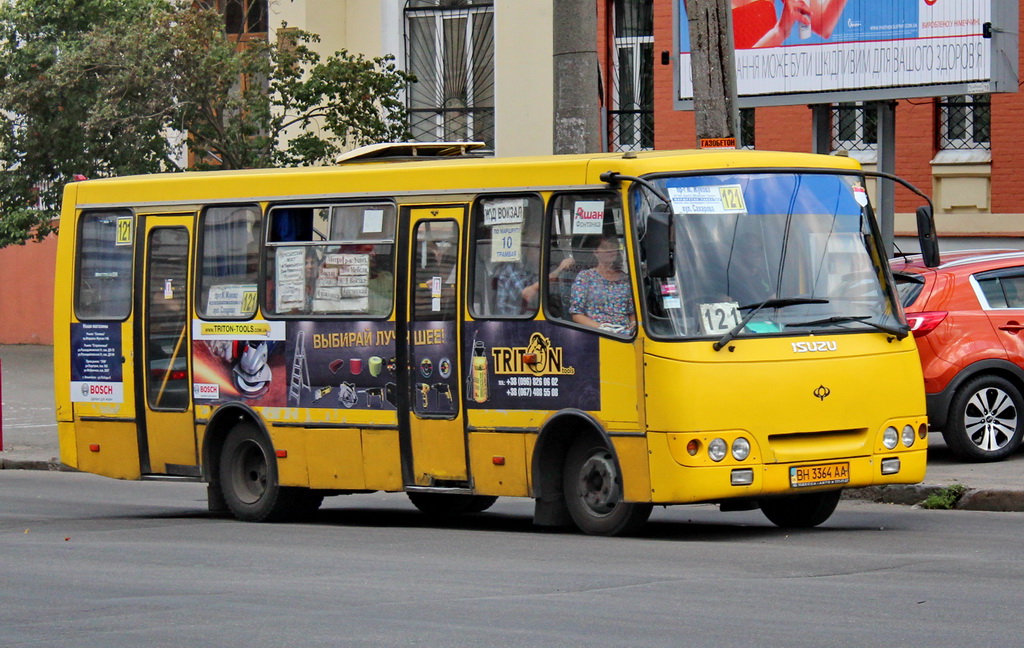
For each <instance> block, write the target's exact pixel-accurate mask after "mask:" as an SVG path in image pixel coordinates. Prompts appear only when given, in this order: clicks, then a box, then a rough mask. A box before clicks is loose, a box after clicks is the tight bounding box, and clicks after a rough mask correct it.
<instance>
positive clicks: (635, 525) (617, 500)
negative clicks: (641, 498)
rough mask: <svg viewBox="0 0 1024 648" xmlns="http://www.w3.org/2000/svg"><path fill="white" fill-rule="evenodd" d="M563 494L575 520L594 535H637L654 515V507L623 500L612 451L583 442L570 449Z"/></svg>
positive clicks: (563, 480) (620, 480)
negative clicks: (652, 511)
mask: <svg viewBox="0 0 1024 648" xmlns="http://www.w3.org/2000/svg"><path fill="white" fill-rule="evenodd" d="M562 491H563V493H564V494H565V504H566V507H567V508H568V509H569V515H570V516H571V517H572V521H573V522H574V523H575V524H576V526H577V527H579V529H580V531H583V532H584V533H587V534H590V535H604V536H614V535H627V534H632V533H636V532H637V531H639V530H640V528H641V527H643V525H644V524H645V523H646V522H647V518H649V517H650V516H651V509H652V506H651V505H650V504H637V503H630V502H623V501H622V477H621V475H620V474H619V468H618V464H617V463H616V462H615V456H614V455H613V454H612V451H611V450H610V449H609V448H607V447H605V446H604V445H603V444H600V443H594V442H592V441H589V440H587V439H580V440H579V441H577V442H576V443H574V444H573V445H572V447H571V448H569V453H568V455H566V458H565V467H564V469H563V471H562Z"/></svg>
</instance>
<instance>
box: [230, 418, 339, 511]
mask: <svg viewBox="0 0 1024 648" xmlns="http://www.w3.org/2000/svg"><path fill="white" fill-rule="evenodd" d="M220 485H221V491H222V492H223V494H224V501H225V502H226V503H227V505H228V508H229V509H231V512H232V513H233V514H234V516H235V517H236V518H238V519H239V520H243V521H245V522H264V521H273V520H278V519H281V518H283V517H284V516H285V515H286V514H287V513H289V512H291V509H292V507H291V503H290V501H289V498H288V497H287V491H286V489H283V488H281V487H280V486H279V485H278V483H277V462H276V461H275V460H274V449H273V448H272V447H271V445H270V441H269V439H267V438H266V435H264V434H263V433H262V432H260V430H259V429H257V428H256V426H255V425H253V424H251V423H240V424H238V425H236V426H235V427H234V428H232V429H231V431H230V432H229V433H228V436H227V438H226V439H225V440H224V448H223V449H222V451H221V454H220ZM317 506H319V502H318V503H317Z"/></svg>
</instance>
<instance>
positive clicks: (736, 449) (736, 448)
mask: <svg viewBox="0 0 1024 648" xmlns="http://www.w3.org/2000/svg"><path fill="white" fill-rule="evenodd" d="M749 456H750V441H747V440H746V439H744V438H743V437H738V438H737V439H736V440H735V441H733V442H732V458H733V459H735V460H736V461H743V460H744V459H746V458H747V457H749Z"/></svg>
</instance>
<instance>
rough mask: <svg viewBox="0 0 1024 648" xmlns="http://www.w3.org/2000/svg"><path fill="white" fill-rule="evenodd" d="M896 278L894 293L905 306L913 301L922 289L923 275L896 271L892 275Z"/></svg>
mask: <svg viewBox="0 0 1024 648" xmlns="http://www.w3.org/2000/svg"><path fill="white" fill-rule="evenodd" d="M893 278H894V279H895V280H896V294H897V295H899V298H900V304H902V305H903V308H907V307H908V306H910V305H911V304H913V303H914V302H915V301H917V297H918V295H920V294H921V291H922V290H924V277H922V276H921V275H916V274H908V273H903V272H897V273H896V274H894V275H893Z"/></svg>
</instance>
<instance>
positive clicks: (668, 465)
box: [649, 433, 928, 504]
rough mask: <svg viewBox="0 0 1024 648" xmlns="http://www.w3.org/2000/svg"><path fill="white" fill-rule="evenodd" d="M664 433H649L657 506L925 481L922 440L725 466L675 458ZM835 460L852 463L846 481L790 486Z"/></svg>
mask: <svg viewBox="0 0 1024 648" xmlns="http://www.w3.org/2000/svg"><path fill="white" fill-rule="evenodd" d="M664 436H665V435H662V434H657V433H652V434H650V435H649V441H650V443H649V449H650V459H651V463H650V466H651V502H653V503H655V504H690V503H697V502H720V501H723V500H728V499H744V498H761V497H768V496H772V495H796V494H799V493H806V492H813V491H822V490H835V489H837V488H860V487H865V486H878V485H883V484H916V483H920V482H921V481H922V480H923V479H924V475H925V469H926V464H927V455H928V450H927V446H926V445H924V444H922V446H921V447H920V448H913V449H904V450H895V451H892V452H888V453H878V454H874V455H868V456H856V457H835V458H829V459H826V460H818V461H813V460H812V461H800V462H789V463H761V462H757V461H746V462H730V463H725V462H723V464H722V465H710V466H683V465H681V464H679V463H678V462H676V461H675V459H674V458H673V456H672V454H671V452H670V451H669V447H668V443H667V441H666V440H665V439H657V438H656V437H664ZM835 464H848V469H849V473H848V481H845V482H841V483H829V484H820V485H814V486H801V487H794V486H793V485H792V480H791V469H792V468H802V467H813V466H823V465H829V466H831V465H835ZM883 468H884V471H885V472H883ZM894 469H895V472H893V471H894Z"/></svg>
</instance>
